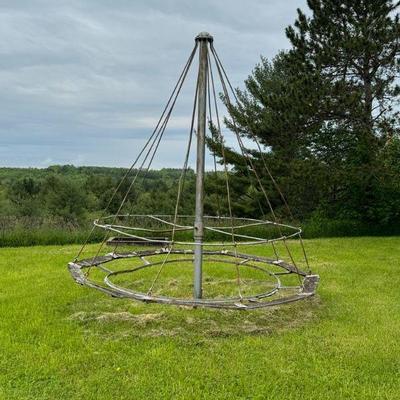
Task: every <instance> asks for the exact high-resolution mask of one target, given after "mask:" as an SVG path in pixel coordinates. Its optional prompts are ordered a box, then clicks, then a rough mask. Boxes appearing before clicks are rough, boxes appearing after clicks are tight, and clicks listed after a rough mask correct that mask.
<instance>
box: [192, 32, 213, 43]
mask: <svg viewBox="0 0 400 400" xmlns="http://www.w3.org/2000/svg"><path fill="white" fill-rule="evenodd" d="M195 40H196V42H197V41H198V40H207V41H208V42H212V41H213V40H214V38H213V37H212V36H211V35H210V34H209V33H208V32H200V33H199V34H198V35H197V36H196V38H195Z"/></svg>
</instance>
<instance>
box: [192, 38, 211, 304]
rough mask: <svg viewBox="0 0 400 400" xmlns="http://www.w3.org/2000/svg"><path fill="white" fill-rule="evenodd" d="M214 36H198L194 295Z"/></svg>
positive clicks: (198, 283) (198, 279) (198, 293)
mask: <svg viewBox="0 0 400 400" xmlns="http://www.w3.org/2000/svg"><path fill="white" fill-rule="evenodd" d="M212 40H213V37H212V36H211V35H210V34H209V33H207V32H202V33H200V34H199V35H197V36H196V41H197V42H198V44H199V76H198V95H197V163H196V208H195V221H194V243H195V245H194V276H193V283H194V285H193V286H194V287H193V297H194V298H195V299H201V297H202V268H203V236H204V224H203V213H204V155H205V137H206V109H207V75H208V43H209V42H212Z"/></svg>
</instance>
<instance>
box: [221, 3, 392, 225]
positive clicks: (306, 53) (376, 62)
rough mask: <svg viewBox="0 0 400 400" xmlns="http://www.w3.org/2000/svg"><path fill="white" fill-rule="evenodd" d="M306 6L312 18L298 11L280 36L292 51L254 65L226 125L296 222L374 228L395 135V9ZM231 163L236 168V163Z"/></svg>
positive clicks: (235, 158) (236, 158)
mask: <svg viewBox="0 0 400 400" xmlns="http://www.w3.org/2000/svg"><path fill="white" fill-rule="evenodd" d="M307 3H308V6H309V8H310V11H311V12H309V13H307V15H306V13H304V12H302V11H301V10H298V17H297V19H296V21H295V23H294V25H293V26H289V27H288V28H287V29H286V34H287V37H288V39H289V41H290V43H291V49H290V50H289V51H288V52H286V53H281V54H279V55H278V56H277V57H276V58H275V59H274V60H273V61H272V62H268V61H267V60H265V59H262V60H261V63H260V64H258V65H257V66H256V68H255V69H254V71H253V73H252V74H251V76H250V77H249V78H248V79H247V80H246V82H245V85H246V89H245V90H244V91H238V92H237V94H238V98H239V105H238V106H236V107H233V108H231V109H230V119H229V120H228V121H227V125H228V126H229V127H230V128H231V129H235V126H236V127H237V128H238V129H239V131H240V133H241V134H242V135H244V136H246V135H247V136H252V137H257V138H258V140H259V141H260V142H261V143H262V144H263V145H264V146H265V147H266V148H267V149H268V151H267V152H266V154H265V156H266V157H267V158H268V159H269V162H270V165H271V166H272V168H273V169H274V171H273V172H274V174H275V175H276V176H277V178H278V180H279V181H280V182H281V184H282V183H283V186H284V187H283V189H284V191H285V192H286V193H287V194H289V202H290V203H291V204H292V205H293V206H294V208H297V209H299V208H300V209H301V208H302V207H303V209H302V214H301V216H303V217H304V216H307V213H310V212H311V211H313V210H314V211H315V210H316V209H317V208H319V209H321V208H322V209H323V211H324V213H325V214H326V215H328V216H329V217H331V218H356V219H357V218H358V219H360V220H361V219H364V220H374V219H377V218H380V217H377V215H378V214H379V215H380V214H381V213H380V210H379V212H378V211H376V210H377V209H378V208H379V207H380V206H379V204H378V203H377V199H378V198H379V199H381V198H382V196H381V193H378V192H379V191H380V190H383V189H382V185H381V182H382V179H381V178H382V176H384V175H385V176H386V175H387V173H386V172H385V171H384V170H383V169H382V168H386V166H385V165H386V164H385V163H382V154H384V152H383V149H384V148H385V146H386V144H387V143H388V142H390V141H391V140H392V139H393V138H395V137H398V136H399V111H398V110H399V109H398V106H397V101H398V95H399V92H400V91H399V87H398V85H397V78H398V74H399V72H400V71H399V70H400V62H399V51H400V47H399V45H400V44H399V39H400V24H399V16H398V13H397V9H398V6H399V4H400V2H393V1H390V0H381V1H376V0H375V1H373V0H308V2H307ZM253 154H254V157H255V159H257V157H258V155H257V154H256V153H255V152H253ZM231 162H232V163H233V164H234V165H235V166H236V167H237V168H238V169H240V168H239V167H240V165H242V164H243V162H242V161H240V157H239V156H238V155H232V157H231ZM384 164H385V165H384ZM259 165H260V164H259ZM389 175H390V174H389ZM392 175H393V174H392ZM380 185H381V186H380ZM394 185H395V186H396V185H397V184H396V183H395V182H394ZM385 186H387V182H386V183H385ZM397 186H398V185H397ZM307 196H308V197H307ZM305 204H306V206H305ZM382 207H383V208H384V207H385V205H382ZM389 208H390V207H389ZM389 208H388V209H389Z"/></svg>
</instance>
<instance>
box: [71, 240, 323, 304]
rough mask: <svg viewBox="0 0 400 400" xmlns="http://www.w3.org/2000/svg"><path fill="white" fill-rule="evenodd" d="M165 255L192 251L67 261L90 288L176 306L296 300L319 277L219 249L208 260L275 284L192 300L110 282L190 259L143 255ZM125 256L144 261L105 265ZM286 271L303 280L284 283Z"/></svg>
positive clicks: (307, 292)
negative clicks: (96, 274) (92, 274)
mask: <svg viewBox="0 0 400 400" xmlns="http://www.w3.org/2000/svg"><path fill="white" fill-rule="evenodd" d="M166 254H174V255H183V256H188V255H193V251H192V250H180V249H175V250H168V249H165V248H163V249H159V250H142V251H137V252H130V253H121V254H119V253H109V254H106V255H105V256H101V257H97V258H93V259H87V260H82V261H76V262H73V263H70V264H69V269H70V272H71V274H72V276H73V277H74V279H75V280H76V281H77V282H78V283H80V284H82V285H86V286H89V287H92V288H96V289H98V290H100V291H103V292H105V293H107V294H109V295H111V296H113V297H120V298H131V299H134V300H139V301H143V302H153V303H161V304H171V305H178V306H192V307H193V306H194V307H209V308H228V309H255V308H262V307H268V306H274V305H278V304H283V303H289V302H293V301H298V300H302V299H304V298H307V297H310V296H312V295H313V294H314V290H315V287H316V285H317V283H318V276H316V275H307V274H306V273H305V272H303V271H299V270H297V269H296V268H295V267H293V266H292V265H290V264H288V263H285V262H284V261H282V260H272V259H268V258H265V257H259V256H253V255H248V254H242V253H235V252H231V251H227V250H222V251H206V250H205V251H204V254H205V255H207V256H210V257H211V258H209V259H208V260H207V261H211V262H223V263H224V264H228V265H232V266H238V265H239V266H240V267H246V268H253V269H256V270H259V271H261V272H262V273H264V274H266V275H267V276H269V277H271V278H273V279H274V281H275V284H274V286H273V287H272V289H270V290H267V291H263V292H261V293H257V294H253V295H251V296H243V297H225V298H203V299H192V298H177V297H170V296H161V295H153V294H152V293H143V292H139V291H134V290H132V289H129V288H125V287H123V286H121V285H118V284H116V283H114V282H113V281H112V279H113V277H115V276H118V275H124V274H128V273H137V272H138V271H140V270H143V269H146V268H151V267H155V266H159V265H162V264H173V263H181V262H188V261H189V262H192V261H193V258H192V257H185V258H179V259H173V260H164V261H156V262H148V261H147V260H146V259H145V258H144V257H151V256H160V255H166ZM232 257H235V260H234V261H232V259H226V258H232ZM127 258H139V259H141V260H143V264H141V265H139V266H136V267H133V268H130V269H123V270H116V271H113V270H111V269H110V268H108V265H109V264H112V263H113V262H115V261H116V260H118V259H127ZM254 263H259V264H261V265H262V266H260V265H256V264H254ZM104 264H107V267H106V266H104ZM267 265H273V266H275V267H280V268H282V272H276V273H273V272H271V271H269V270H267V269H266V266H267ZM92 266H96V267H98V268H99V269H101V270H102V271H103V272H104V273H105V276H104V280H103V282H104V284H100V283H97V282H95V281H93V280H91V279H89V278H88V276H87V275H86V274H85V269H87V268H91V267H92ZM286 274H297V275H299V276H300V277H302V279H303V283H302V285H300V286H292V287H286V286H283V285H282V283H281V279H280V276H281V275H286ZM285 292H287V293H288V295H285V294H284V293H285ZM278 293H280V294H283V295H282V296H281V297H278V298H273V297H274V295H276V294H278Z"/></svg>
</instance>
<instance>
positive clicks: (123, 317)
mask: <svg viewBox="0 0 400 400" xmlns="http://www.w3.org/2000/svg"><path fill="white" fill-rule="evenodd" d="M163 315H164V313H162V312H161V313H153V314H132V313H130V312H127V311H119V312H104V313H95V312H84V311H79V312H77V313H74V314H72V315H71V316H70V317H69V319H70V320H77V321H82V322H87V321H98V322H101V323H110V322H124V321H128V322H134V323H136V324H139V325H146V324H148V323H149V322H154V321H159V320H160V319H162V318H163Z"/></svg>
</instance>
